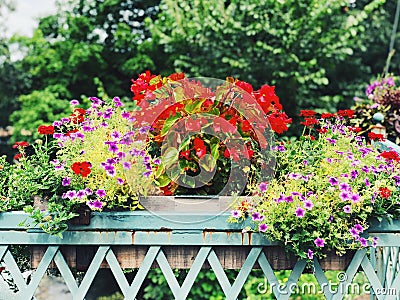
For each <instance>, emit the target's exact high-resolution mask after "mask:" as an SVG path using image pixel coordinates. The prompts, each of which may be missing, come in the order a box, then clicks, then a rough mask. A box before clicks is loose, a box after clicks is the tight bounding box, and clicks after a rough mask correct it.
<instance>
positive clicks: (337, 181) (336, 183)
mask: <svg viewBox="0 0 400 300" xmlns="http://www.w3.org/2000/svg"><path fill="white" fill-rule="evenodd" d="M328 181H329V183H330V184H331V185H338V184H339V180H338V179H337V178H336V177H330V178H329V180H328Z"/></svg>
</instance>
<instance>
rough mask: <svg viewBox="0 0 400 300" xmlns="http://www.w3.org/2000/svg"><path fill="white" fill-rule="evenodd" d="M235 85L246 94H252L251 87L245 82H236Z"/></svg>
mask: <svg viewBox="0 0 400 300" xmlns="http://www.w3.org/2000/svg"><path fill="white" fill-rule="evenodd" d="M235 85H236V86H238V87H240V88H241V89H243V90H245V91H246V92H247V93H249V94H251V93H252V92H253V86H252V85H251V84H250V83H247V82H245V81H240V80H238V81H236V82H235Z"/></svg>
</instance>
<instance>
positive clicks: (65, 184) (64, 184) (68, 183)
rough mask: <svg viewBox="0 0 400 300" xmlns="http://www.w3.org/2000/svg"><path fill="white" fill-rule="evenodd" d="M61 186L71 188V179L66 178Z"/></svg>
mask: <svg viewBox="0 0 400 300" xmlns="http://www.w3.org/2000/svg"><path fill="white" fill-rule="evenodd" d="M61 184H62V185H63V186H69V185H70V184H71V178H69V177H64V178H63V179H62V181H61Z"/></svg>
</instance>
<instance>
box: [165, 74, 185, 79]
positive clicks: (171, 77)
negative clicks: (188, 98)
mask: <svg viewBox="0 0 400 300" xmlns="http://www.w3.org/2000/svg"><path fill="white" fill-rule="evenodd" d="M168 78H169V79H171V80H173V81H178V80H181V79H183V78H185V73H173V74H171V75H169V76H168Z"/></svg>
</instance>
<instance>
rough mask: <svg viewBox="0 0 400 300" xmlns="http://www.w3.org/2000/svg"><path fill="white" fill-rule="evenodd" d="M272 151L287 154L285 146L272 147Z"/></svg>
mask: <svg viewBox="0 0 400 300" xmlns="http://www.w3.org/2000/svg"><path fill="white" fill-rule="evenodd" d="M272 150H274V151H279V152H285V151H286V149H285V146H284V145H278V146H274V147H272Z"/></svg>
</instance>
